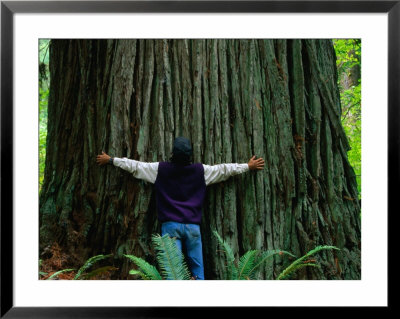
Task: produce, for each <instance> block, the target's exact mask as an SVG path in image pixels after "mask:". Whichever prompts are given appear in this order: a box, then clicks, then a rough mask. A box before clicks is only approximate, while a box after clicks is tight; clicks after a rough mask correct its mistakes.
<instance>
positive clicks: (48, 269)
mask: <svg viewBox="0 0 400 319" xmlns="http://www.w3.org/2000/svg"><path fill="white" fill-rule="evenodd" d="M42 256H43V258H41V263H40V267H39V271H40V272H42V273H46V274H45V275H39V279H40V280H46V279H48V278H49V277H50V276H51V275H53V274H54V273H56V272H57V271H60V270H63V269H72V268H74V266H71V264H72V261H71V256H69V255H68V254H66V253H64V252H63V251H62V249H61V247H60V246H59V245H58V244H54V245H53V246H51V247H48V248H46V249H45V251H44V252H43V253H42ZM77 272H78V269H76V268H75V270H73V271H68V272H64V273H61V274H59V275H58V276H57V277H55V278H52V280H73V279H74V277H75V275H76V274H77ZM110 279H111V272H103V273H101V274H99V275H96V276H93V277H91V278H90V279H89V280H110Z"/></svg>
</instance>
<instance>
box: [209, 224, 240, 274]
mask: <svg viewBox="0 0 400 319" xmlns="http://www.w3.org/2000/svg"><path fill="white" fill-rule="evenodd" d="M213 232H214V235H215V237H217V239H218V242H219V244H220V245H221V246H222V248H223V250H224V252H225V256H226V262H227V264H226V267H227V273H226V277H227V278H226V279H237V274H238V269H237V267H236V265H235V255H234V254H233V251H232V248H231V247H230V246H229V245H228V243H227V242H225V241H224V240H223V239H222V238H221V236H220V235H219V234H218V232H217V231H216V230H214V231H213Z"/></svg>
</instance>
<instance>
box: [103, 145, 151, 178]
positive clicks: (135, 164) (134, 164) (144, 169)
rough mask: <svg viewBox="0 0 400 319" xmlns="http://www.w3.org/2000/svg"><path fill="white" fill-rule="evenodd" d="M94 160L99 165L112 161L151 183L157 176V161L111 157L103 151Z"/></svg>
mask: <svg viewBox="0 0 400 319" xmlns="http://www.w3.org/2000/svg"><path fill="white" fill-rule="evenodd" d="M96 162H97V164H99V165H106V164H111V163H112V164H113V165H114V166H116V167H119V168H122V169H123V170H125V171H128V172H130V173H132V175H133V176H134V177H136V178H138V179H142V180H144V181H146V182H150V183H153V184H154V182H155V181H156V178H157V172H158V162H154V163H145V162H140V161H135V160H132V159H129V158H126V157H124V158H118V157H113V158H112V157H111V156H109V155H107V154H106V153H104V152H102V154H101V155H97V158H96Z"/></svg>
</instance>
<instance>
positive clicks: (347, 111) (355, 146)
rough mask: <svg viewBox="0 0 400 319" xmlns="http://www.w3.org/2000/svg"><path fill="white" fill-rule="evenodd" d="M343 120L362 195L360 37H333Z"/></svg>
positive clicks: (350, 155)
mask: <svg viewBox="0 0 400 319" xmlns="http://www.w3.org/2000/svg"><path fill="white" fill-rule="evenodd" d="M333 43H334V46H335V51H336V56H337V59H336V64H337V67H338V76H339V79H338V80H339V81H338V82H339V89H340V92H341V94H340V99H341V105H342V124H343V128H344V130H345V132H346V135H347V136H348V138H349V144H350V146H351V150H349V152H348V156H349V161H350V163H351V166H352V167H353V168H354V171H355V173H356V176H357V186H358V197H359V198H361V39H336V40H334V42H333Z"/></svg>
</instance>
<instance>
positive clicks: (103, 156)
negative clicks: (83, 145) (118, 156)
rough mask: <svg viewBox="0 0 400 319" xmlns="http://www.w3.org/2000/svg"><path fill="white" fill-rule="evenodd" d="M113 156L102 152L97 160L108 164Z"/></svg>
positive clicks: (101, 163)
mask: <svg viewBox="0 0 400 319" xmlns="http://www.w3.org/2000/svg"><path fill="white" fill-rule="evenodd" d="M110 158H111V156H109V155H107V154H106V153H104V152H101V155H97V158H96V162H97V164H99V165H106V164H108V161H109V160H110Z"/></svg>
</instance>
